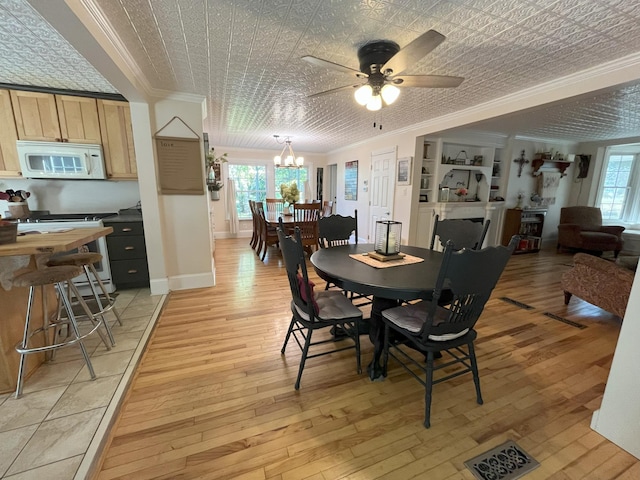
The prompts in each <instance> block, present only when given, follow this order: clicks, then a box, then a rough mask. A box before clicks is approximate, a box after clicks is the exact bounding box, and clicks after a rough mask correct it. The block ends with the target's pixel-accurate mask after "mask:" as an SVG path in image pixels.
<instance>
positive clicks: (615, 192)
mask: <svg viewBox="0 0 640 480" xmlns="http://www.w3.org/2000/svg"><path fill="white" fill-rule="evenodd" d="M639 156H640V145H629V146H624V147H612V148H610V149H609V150H608V151H607V153H606V154H605V161H604V167H603V170H602V171H603V175H602V178H601V179H600V185H599V186H598V197H597V200H596V206H598V207H600V210H601V212H602V219H603V220H604V221H618V222H623V223H627V224H635V223H640V206H639V204H640V166H639V165H638V158H639Z"/></svg>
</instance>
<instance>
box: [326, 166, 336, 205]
mask: <svg viewBox="0 0 640 480" xmlns="http://www.w3.org/2000/svg"><path fill="white" fill-rule="evenodd" d="M327 173H328V174H329V179H328V182H329V193H328V195H327V197H328V198H327V200H333V213H337V212H338V165H335V164H333V165H328V166H327Z"/></svg>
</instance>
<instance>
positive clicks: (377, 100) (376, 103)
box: [367, 95, 382, 112]
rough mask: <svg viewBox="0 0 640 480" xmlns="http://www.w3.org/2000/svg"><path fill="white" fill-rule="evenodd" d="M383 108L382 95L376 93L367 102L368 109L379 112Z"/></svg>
mask: <svg viewBox="0 0 640 480" xmlns="http://www.w3.org/2000/svg"><path fill="white" fill-rule="evenodd" d="M381 108H382V98H381V97H380V95H374V96H372V97H371V99H370V100H369V102H368V103H367V110H370V111H372V112H377V111H378V110H380V109H381Z"/></svg>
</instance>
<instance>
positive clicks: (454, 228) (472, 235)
mask: <svg viewBox="0 0 640 480" xmlns="http://www.w3.org/2000/svg"><path fill="white" fill-rule="evenodd" d="M490 223H491V220H489V219H487V220H485V221H484V222H474V221H472V220H466V219H464V220H463V219H452V218H445V219H443V220H440V216H439V215H436V217H435V219H434V222H433V233H432V235H431V245H430V246H429V248H430V249H431V250H433V249H434V247H435V244H436V237H437V238H438V241H439V243H440V245H441V246H442V248H444V247H445V245H446V244H447V242H448V241H449V240H451V241H452V242H453V245H454V247H455V249H456V250H462V249H463V248H470V249H472V250H478V249H480V248H482V244H483V243H484V238H485V237H486V236H487V231H488V230H489V224H490Z"/></svg>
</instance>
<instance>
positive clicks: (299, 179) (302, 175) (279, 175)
mask: <svg viewBox="0 0 640 480" xmlns="http://www.w3.org/2000/svg"><path fill="white" fill-rule="evenodd" d="M275 170H276V182H275V183H276V185H275V187H276V198H282V197H281V195H280V185H282V184H283V183H291V182H296V184H297V185H298V190H299V191H300V200H302V199H303V198H304V199H305V200H311V198H310V197H309V198H307V194H306V193H307V192H305V191H304V186H305V185H304V184H305V182H306V181H307V179H308V171H309V170H308V168H307V167H303V168H276V169H275Z"/></svg>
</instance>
